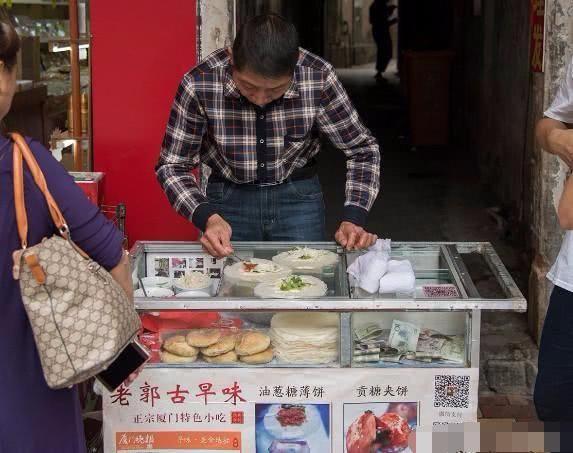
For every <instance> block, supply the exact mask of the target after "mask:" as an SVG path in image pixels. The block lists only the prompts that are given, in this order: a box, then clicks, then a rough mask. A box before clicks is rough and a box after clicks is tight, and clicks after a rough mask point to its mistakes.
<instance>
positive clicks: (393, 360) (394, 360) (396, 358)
mask: <svg viewBox="0 0 573 453" xmlns="http://www.w3.org/2000/svg"><path fill="white" fill-rule="evenodd" d="M403 358H404V354H396V355H388V356H380V360H381V361H382V362H390V363H400V362H401V361H402V359H403Z"/></svg>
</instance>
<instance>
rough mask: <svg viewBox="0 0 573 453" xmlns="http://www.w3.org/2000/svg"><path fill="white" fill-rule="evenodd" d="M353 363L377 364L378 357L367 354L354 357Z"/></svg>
mask: <svg viewBox="0 0 573 453" xmlns="http://www.w3.org/2000/svg"><path fill="white" fill-rule="evenodd" d="M354 361H355V362H360V363H362V362H367V363H374V362H379V361H380V356H379V355H378V354H367V355H359V356H356V355H355V356H354Z"/></svg>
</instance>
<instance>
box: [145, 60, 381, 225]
mask: <svg viewBox="0 0 573 453" xmlns="http://www.w3.org/2000/svg"><path fill="white" fill-rule="evenodd" d="M321 138H325V139H327V140H329V141H330V142H331V143H332V144H333V145H334V147H336V148H338V149H340V150H341V151H343V152H344V153H345V154H346V156H347V158H348V160H347V177H346V192H345V193H346V201H345V205H344V215H343V220H348V221H350V222H352V223H355V224H358V225H364V224H365V222H366V217H367V213H368V211H369V210H370V208H371V207H372V204H373V203H374V200H375V199H376V196H377V194H378V190H379V186H380V181H379V180H380V151H379V149H378V144H377V142H376V139H375V138H374V137H373V136H372V134H371V133H370V131H369V130H368V129H367V128H366V127H364V125H363V124H362V122H361V121H360V118H359V117H358V114H357V112H356V110H355V109H354V107H353V105H352V103H351V101H350V99H349V98H348V95H347V94H346V91H345V90H344V88H343V87H342V84H341V83H340V81H339V80H338V78H337V76H336V73H335V72H334V68H333V67H332V66H331V65H330V64H329V63H327V62H326V61H324V60H323V59H321V58H319V57H317V56H316V55H313V54H312V53H310V52H308V51H306V50H304V49H301V52H300V58H299V60H298V63H297V66H296V69H295V72H294V77H293V79H292V82H291V85H290V87H289V88H288V89H287V91H286V92H285V94H284V95H283V96H282V97H281V98H280V99H279V100H277V101H274V102H272V103H271V104H269V105H267V106H265V107H264V108H262V109H261V108H258V107H256V106H254V105H252V104H251V103H249V102H248V101H247V100H246V99H245V98H244V97H243V96H241V93H240V92H239V90H238V88H237V86H236V84H235V82H234V81H233V79H232V68H231V64H230V59H229V56H228V54H227V51H226V50H225V49H220V50H218V51H216V52H214V53H213V54H211V55H210V56H209V57H207V59H206V60H205V61H203V62H202V63H201V64H200V65H198V66H196V67H195V68H193V69H192V70H191V71H189V72H188V73H187V74H186V75H185V76H184V77H183V80H182V81H181V84H180V85H179V88H178V90H177V93H176V95H175V100H174V102H173V106H172V108H171V113H170V115H169V122H168V124H167V130H166V132H165V137H164V139H163V145H162V149H161V155H160V158H159V162H158V163H157V166H156V173H157V178H158V180H159V183H160V184H161V186H162V187H163V189H164V191H165V193H166V194H167V197H168V199H169V201H170V203H171V204H172V206H173V207H174V208H175V209H176V210H177V212H179V213H180V214H181V215H183V216H184V217H186V218H188V219H190V220H191V221H193V223H194V224H195V225H197V226H198V227H199V228H200V229H202V230H204V229H205V224H206V222H207V219H208V217H209V216H210V215H211V214H213V213H215V212H216V211H215V209H214V208H213V207H212V205H210V204H209V203H208V200H207V198H206V197H205V196H204V195H203V194H202V193H201V191H200V189H199V186H198V183H197V180H196V178H195V176H194V175H193V174H192V173H191V172H190V170H192V169H194V168H197V167H198V166H199V165H200V164H205V165H207V166H209V167H210V168H211V169H212V170H213V172H214V173H216V174H218V175H220V176H222V177H223V178H224V179H227V180H229V181H232V182H234V183H237V184H241V183H248V182H253V181H256V182H266V183H268V182H271V183H272V182H281V181H284V180H286V179H287V178H288V177H289V176H290V175H291V174H292V172H293V171H294V170H295V169H297V168H300V167H303V166H305V165H306V164H307V163H308V162H309V160H310V159H312V158H313V157H314V156H315V155H316V154H317V153H318V152H319V150H320V140H321Z"/></svg>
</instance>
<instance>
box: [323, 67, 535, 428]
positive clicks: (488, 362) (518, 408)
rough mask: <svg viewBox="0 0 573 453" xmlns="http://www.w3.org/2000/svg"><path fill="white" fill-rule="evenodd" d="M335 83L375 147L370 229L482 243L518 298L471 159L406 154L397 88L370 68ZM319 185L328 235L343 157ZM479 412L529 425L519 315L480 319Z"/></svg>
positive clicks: (338, 202)
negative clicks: (378, 184) (376, 188)
mask: <svg viewBox="0 0 573 453" xmlns="http://www.w3.org/2000/svg"><path fill="white" fill-rule="evenodd" d="M339 75H340V78H341V80H342V81H343V83H344V84H345V86H346V87H347V89H348V91H349V94H350V96H351V98H352V99H353V101H354V103H355V105H356V107H357V109H358V111H359V113H360V115H361V116H362V117H363V119H364V120H365V122H366V124H367V125H368V127H369V128H370V129H371V130H372V131H373V133H374V134H375V135H376V136H377V137H378V139H379V140H380V142H381V144H382V150H383V158H382V176H381V181H382V193H381V196H380V198H379V200H378V201H377V203H376V205H375V206H374V208H373V210H372V213H371V215H370V219H369V228H370V230H372V231H375V232H376V233H378V234H379V235H382V236H384V237H389V238H391V239H393V240H406V241H489V242H491V243H492V244H493V246H494V248H495V249H496V251H497V252H498V254H499V255H500V257H501V259H502V260H503V262H504V263H505V265H506V266H507V268H508V270H509V271H510V273H511V274H512V276H513V278H514V279H515V281H516V282H517V284H518V286H519V287H520V288H521V290H522V292H525V290H526V288H527V272H528V267H527V261H526V259H525V256H524V255H523V251H522V250H520V248H519V247H518V246H517V245H516V244H515V243H514V242H512V237H511V234H510V232H509V231H508V230H507V222H506V219H504V216H503V209H501V208H499V207H496V206H495V204H494V201H492V200H493V198H491V197H490V196H489V194H488V190H487V187H483V186H482V185H481V183H480V180H479V172H478V166H477V163H476V159H475V157H474V156H471V155H468V154H467V152H466V150H464V149H455V148H454V147H449V148H434V149H415V150H413V149H411V147H410V146H409V145H408V139H407V136H408V129H407V117H406V113H405V110H404V107H403V105H402V100H401V96H400V92H399V89H398V86H397V81H396V80H391V81H390V83H386V84H382V85H380V84H376V83H375V80H374V78H373V75H374V71H373V69H372V68H371V67H360V68H354V69H342V70H340V71H339ZM319 161H320V167H319V168H320V178H321V182H322V184H323V187H324V192H325V203H326V206H327V228H328V230H329V232H331V233H333V232H334V231H335V228H336V226H337V224H338V222H339V219H340V215H341V210H342V205H343V200H344V184H343V181H344V178H345V166H344V161H345V159H344V156H343V154H342V153H340V152H338V151H334V150H330V149H326V150H324V151H323V152H322V153H321V156H320V159H319ZM477 272H478V275H477V276H474V278H476V279H477V280H478V290H479V291H480V293H482V294H486V293H488V292H489V291H492V290H494V286H495V285H494V284H493V282H491V281H490V280H489V278H488V276H487V275H486V274H485V273H484V275H483V276H480V275H479V269H478V271H477ZM481 336H482V341H481V355H480V363H481V367H480V368H481V370H480V373H481V376H480V408H481V411H482V415H483V416H484V417H486V418H492V417H493V418H510V419H516V420H530V419H532V418H534V417H535V411H534V409H533V406H532V404H531V394H532V390H533V385H534V382H535V376H536V373H537V346H536V344H535V343H534V342H533V340H532V339H531V337H530V335H529V334H528V332H527V318H526V315H525V314H520V313H499V312H484V313H483V314H482V329H481Z"/></svg>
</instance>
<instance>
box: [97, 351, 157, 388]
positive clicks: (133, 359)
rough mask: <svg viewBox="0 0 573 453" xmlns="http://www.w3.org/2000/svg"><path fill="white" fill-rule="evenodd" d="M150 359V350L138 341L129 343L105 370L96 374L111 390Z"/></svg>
mask: <svg viewBox="0 0 573 453" xmlns="http://www.w3.org/2000/svg"><path fill="white" fill-rule="evenodd" d="M148 360H149V352H148V351H147V349H145V348H144V347H143V346H141V345H140V344H139V343H138V342H137V341H132V342H131V343H129V344H128V345H127V346H126V347H125V348H124V350H123V351H121V353H120V354H119V356H118V357H117V359H115V360H114V361H113V362H112V363H111V364H110V365H109V366H108V367H107V368H106V369H105V370H103V371H102V372H101V373H99V374H97V375H96V378H97V380H98V381H100V382H101V383H102V384H103V386H104V387H105V388H106V389H108V390H109V391H110V392H113V391H115V389H117V388H118V387H119V386H120V385H121V384H122V383H123V382H125V380H126V379H127V378H128V377H129V376H130V375H131V374H132V373H133V372H135V371H137V370H138V369H139V368H140V367H141V366H142V365H143V364H144V363H145V362H147V361H148Z"/></svg>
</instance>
